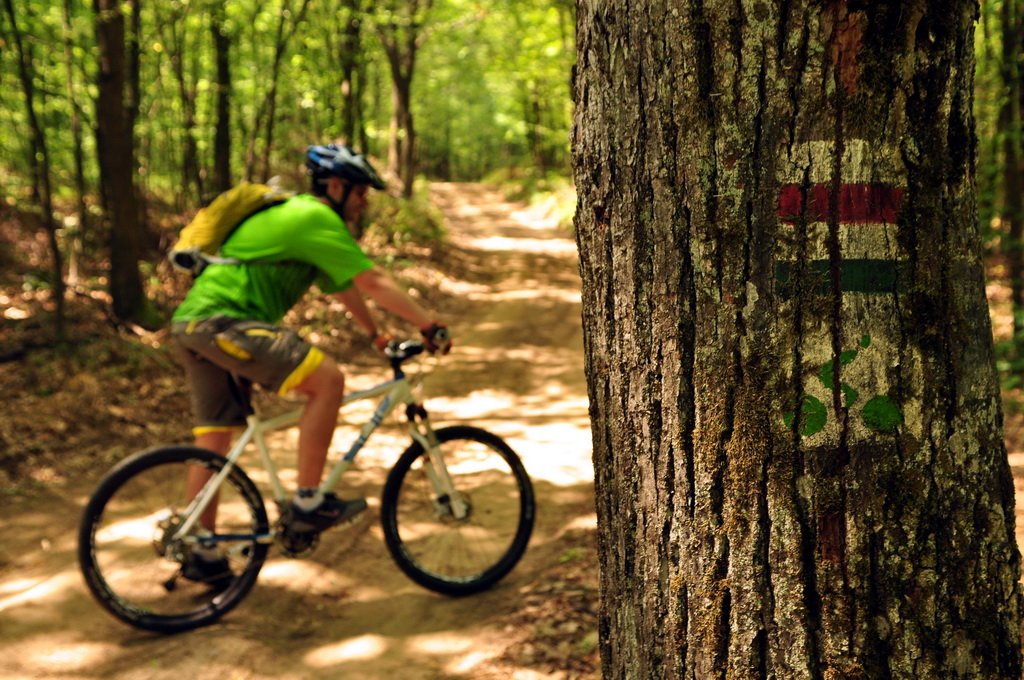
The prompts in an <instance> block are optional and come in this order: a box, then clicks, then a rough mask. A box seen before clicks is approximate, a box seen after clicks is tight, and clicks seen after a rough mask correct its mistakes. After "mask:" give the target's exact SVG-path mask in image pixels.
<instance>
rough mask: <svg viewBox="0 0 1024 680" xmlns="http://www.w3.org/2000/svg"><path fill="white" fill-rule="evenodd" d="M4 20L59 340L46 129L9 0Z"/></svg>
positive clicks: (58, 272) (59, 284)
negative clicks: (14, 60) (15, 71)
mask: <svg viewBox="0 0 1024 680" xmlns="http://www.w3.org/2000/svg"><path fill="white" fill-rule="evenodd" d="M4 9H5V10H6V14H7V20H8V21H9V22H10V28H11V37H12V40H13V42H14V48H15V52H16V54H17V58H18V75H19V78H20V80H21V89H22V93H23V94H24V95H25V112H26V114H27V116H28V122H29V131H30V132H31V142H30V147H29V148H30V154H29V156H30V163H29V164H30V165H31V167H32V179H33V181H32V189H33V192H32V193H33V194H34V195H35V196H36V197H37V199H38V202H39V208H40V211H41V213H42V214H41V216H40V217H41V220H40V221H41V222H42V224H43V227H44V229H45V230H46V235H47V239H48V241H49V245H50V256H51V258H52V263H53V269H52V272H51V275H52V278H53V301H54V305H55V306H56V316H55V318H56V333H57V337H58V338H59V339H61V340H63V339H64V265H63V259H62V257H61V252H60V244H59V243H58V241H57V222H56V220H55V219H54V216H53V189H52V187H51V181H50V177H51V173H50V153H49V150H48V148H47V143H46V131H45V130H44V129H43V126H42V124H41V123H40V122H39V116H38V115H37V111H36V103H35V98H36V90H35V87H34V86H33V81H34V80H35V74H34V73H33V69H32V62H33V60H32V56H31V55H30V54H29V52H28V49H27V48H26V46H25V43H24V41H23V40H22V35H21V31H20V29H19V28H18V21H17V16H16V15H15V12H14V4H13V3H12V2H11V0H4Z"/></svg>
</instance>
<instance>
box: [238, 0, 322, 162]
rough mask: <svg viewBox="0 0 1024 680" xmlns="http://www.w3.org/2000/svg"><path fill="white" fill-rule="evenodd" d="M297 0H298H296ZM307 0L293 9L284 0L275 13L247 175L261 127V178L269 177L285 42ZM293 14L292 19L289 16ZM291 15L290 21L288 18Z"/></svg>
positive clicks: (302, 14) (303, 12)
mask: <svg viewBox="0 0 1024 680" xmlns="http://www.w3.org/2000/svg"><path fill="white" fill-rule="evenodd" d="M297 1H298V0H297ZM309 3H310V0H301V4H300V5H299V7H298V9H297V10H293V9H292V2H291V0H283V4H282V5H281V12H280V14H279V15H278V21H277V30H276V35H275V38H274V57H273V61H272V65H271V69H270V85H269V87H268V90H267V93H266V98H265V99H264V100H263V101H262V102H261V103H260V107H259V109H258V110H257V112H256V120H255V123H254V124H253V136H252V138H251V140H250V142H249V153H248V160H247V162H246V178H249V179H251V178H252V177H253V176H254V173H255V168H256V165H255V164H256V152H255V150H256V137H257V135H258V134H259V132H260V128H261V127H262V128H263V154H262V157H261V159H260V165H261V167H262V170H261V177H262V181H264V182H265V181H267V179H269V178H270V150H271V148H273V142H274V126H275V124H276V123H277V92H278V87H279V85H280V75H281V63H282V62H283V60H284V55H285V52H286V51H287V49H288V44H289V43H290V42H291V40H292V37H294V35H295V33H296V31H298V30H299V26H301V25H302V22H303V20H305V18H306V11H307V10H308V9H309ZM293 15H294V19H291V18H292V16H293ZM289 19H291V21H289Z"/></svg>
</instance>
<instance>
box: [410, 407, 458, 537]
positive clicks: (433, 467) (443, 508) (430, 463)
mask: <svg viewBox="0 0 1024 680" xmlns="http://www.w3.org/2000/svg"><path fill="white" fill-rule="evenodd" d="M408 415H409V433H410V434H411V435H412V438H413V439H414V440H416V441H417V442H418V443H419V444H420V446H422V447H423V450H424V452H425V455H424V456H423V458H424V460H425V464H424V466H423V471H424V472H425V473H426V475H427V479H429V480H430V484H431V486H432V487H433V488H434V505H435V506H436V508H437V510H438V512H440V513H442V514H447V513H451V516H452V517H453V518H454V519H456V520H464V519H466V518H467V517H468V516H469V512H470V505H469V503H467V502H466V499H465V498H464V497H463V495H462V494H461V493H459V491H458V489H456V488H455V484H454V483H453V482H452V478H451V475H450V474H448V466H447V465H446V464H445V460H444V453H443V452H442V451H441V441H440V440H439V439H438V438H437V434H436V433H435V432H434V428H433V427H431V425H430V417H429V416H428V415H427V411H426V409H424V408H423V406H422V405H420V404H416V405H413V406H410V407H409V409H408Z"/></svg>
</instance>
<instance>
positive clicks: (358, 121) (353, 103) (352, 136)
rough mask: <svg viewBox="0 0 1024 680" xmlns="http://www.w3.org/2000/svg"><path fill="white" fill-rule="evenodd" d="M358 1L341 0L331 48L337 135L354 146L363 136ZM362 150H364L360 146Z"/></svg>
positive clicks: (360, 19) (361, 56) (362, 10)
mask: <svg viewBox="0 0 1024 680" xmlns="http://www.w3.org/2000/svg"><path fill="white" fill-rule="evenodd" d="M363 13H364V8H363V3H362V1H361V0H342V2H341V4H340V5H339V7H338V11H337V12H336V13H335V16H337V17H338V19H339V21H340V22H341V26H340V27H339V30H338V34H339V39H338V41H337V44H338V48H337V50H336V51H335V50H331V54H332V56H333V57H334V58H335V60H336V62H337V65H338V70H339V71H340V72H341V138H342V141H343V142H344V143H345V144H348V145H350V146H354V147H358V146H359V140H360V139H361V138H362V137H363V136H364V135H363V111H362V94H363V93H362V78H361V75H362V71H363V68H364V67H363V66H362V65H361V64H362V62H363V54H362V40H361V37H362V23H363V22H362V16H363ZM361 150H362V151H363V152H364V153H365V152H366V151H367V149H365V148H364V149H361Z"/></svg>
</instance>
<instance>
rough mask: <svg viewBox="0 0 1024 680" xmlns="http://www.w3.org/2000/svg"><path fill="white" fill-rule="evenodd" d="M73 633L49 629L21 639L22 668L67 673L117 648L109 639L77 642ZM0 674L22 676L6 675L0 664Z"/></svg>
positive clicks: (93, 661) (95, 661)
mask: <svg viewBox="0 0 1024 680" xmlns="http://www.w3.org/2000/svg"><path fill="white" fill-rule="evenodd" d="M76 637H77V636H75V635H73V634H69V635H57V636H55V635H53V634H52V633H50V634H46V635H40V636H38V637H36V638H34V639H31V640H28V641H26V642H24V643H23V644H22V645H21V646H20V648H19V650H18V656H19V657H20V662H21V666H22V668H23V669H24V670H27V671H30V672H32V673H33V674H35V673H46V674H47V676H46V677H68V676H67V673H69V672H71V671H79V670H86V669H87V668H89V667H90V666H93V665H94V664H97V663H99V662H102V661H103V660H105V659H108V658H110V657H111V656H113V655H114V654H115V653H116V652H117V650H118V647H117V645H115V644H112V643H109V642H81V641H79V640H77V639H76ZM0 653H2V648H0ZM4 656H5V657H6V655H4ZM8 660H10V659H8ZM50 674H54V675H52V676H51V675H50ZM0 677H5V678H10V677H24V676H20V675H7V674H6V672H5V671H3V669H2V667H0Z"/></svg>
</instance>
